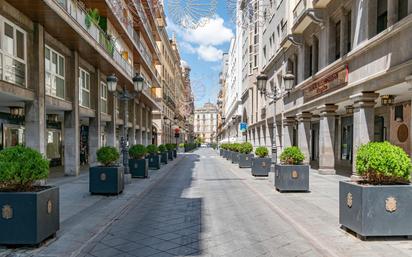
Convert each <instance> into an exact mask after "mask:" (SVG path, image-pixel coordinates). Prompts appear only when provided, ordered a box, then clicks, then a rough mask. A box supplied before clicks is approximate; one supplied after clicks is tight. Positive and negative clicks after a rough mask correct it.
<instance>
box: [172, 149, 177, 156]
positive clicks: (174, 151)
mask: <svg viewBox="0 0 412 257" xmlns="http://www.w3.org/2000/svg"><path fill="white" fill-rule="evenodd" d="M173 157H174V158H177V150H176V149H175V150H173Z"/></svg>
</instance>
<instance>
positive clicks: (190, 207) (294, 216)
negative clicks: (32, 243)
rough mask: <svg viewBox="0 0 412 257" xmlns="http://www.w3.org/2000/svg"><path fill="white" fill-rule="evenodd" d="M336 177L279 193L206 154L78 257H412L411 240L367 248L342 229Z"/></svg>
mask: <svg viewBox="0 0 412 257" xmlns="http://www.w3.org/2000/svg"><path fill="white" fill-rule="evenodd" d="M339 179H341V178H340V177H338V176H331V177H325V176H320V175H317V174H316V175H314V177H312V181H313V182H312V183H311V186H312V187H315V186H318V188H313V189H312V192H311V193H304V194H302V193H300V194H299V193H292V194H280V193H278V192H276V191H275V190H274V189H273V187H272V186H271V184H270V183H269V182H268V180H267V179H266V178H263V179H255V178H253V177H252V176H251V175H250V172H249V169H243V170H241V169H238V168H237V166H236V165H233V164H230V163H229V162H228V161H226V160H223V159H222V158H221V157H219V156H217V154H216V152H215V151H213V150H211V149H201V150H198V151H196V152H195V153H194V154H190V155H186V157H185V158H184V159H183V161H181V162H180V163H179V164H178V165H177V166H176V167H175V168H174V170H172V171H171V172H170V173H169V174H168V175H167V177H166V178H165V179H164V180H162V182H161V183H160V184H158V185H157V186H156V187H154V189H153V190H152V191H151V192H149V194H148V195H146V197H145V198H144V199H142V201H140V202H139V203H137V204H136V205H135V206H133V207H132V208H129V211H127V212H125V213H124V214H123V215H122V216H121V217H120V218H119V219H118V220H117V221H116V222H114V223H113V224H112V225H111V226H110V227H108V228H107V229H106V230H105V231H104V232H103V233H102V234H100V235H99V236H98V237H97V238H96V240H94V241H93V242H91V243H90V244H89V245H88V246H87V247H85V248H84V250H83V251H82V254H81V255H80V256H88V257H90V256H96V257H104V256H139V257H143V256H412V254H411V253H412V251H411V249H410V248H411V247H412V244H410V243H409V241H403V240H402V239H397V240H399V241H396V240H394V241H388V242H384V241H383V240H377V241H376V240H375V241H374V240H372V241H370V242H362V241H360V240H358V239H356V238H355V237H353V236H352V235H349V234H347V233H346V232H344V231H343V230H341V229H340V228H339V225H338V223H337V211H338V209H337V206H338V204H337V194H336V191H337V182H338V180H339ZM314 184H315V185H314ZM371 253H373V254H372V255H371Z"/></svg>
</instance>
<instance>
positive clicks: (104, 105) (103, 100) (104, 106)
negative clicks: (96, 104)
mask: <svg viewBox="0 0 412 257" xmlns="http://www.w3.org/2000/svg"><path fill="white" fill-rule="evenodd" d="M100 90H101V108H102V109H101V112H102V113H107V109H108V108H107V85H106V83H104V82H101V85H100Z"/></svg>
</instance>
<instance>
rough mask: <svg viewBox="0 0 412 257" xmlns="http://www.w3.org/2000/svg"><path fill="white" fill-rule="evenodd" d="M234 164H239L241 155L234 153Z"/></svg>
mask: <svg viewBox="0 0 412 257" xmlns="http://www.w3.org/2000/svg"><path fill="white" fill-rule="evenodd" d="M231 159H232V163H239V153H238V152H232V158H231Z"/></svg>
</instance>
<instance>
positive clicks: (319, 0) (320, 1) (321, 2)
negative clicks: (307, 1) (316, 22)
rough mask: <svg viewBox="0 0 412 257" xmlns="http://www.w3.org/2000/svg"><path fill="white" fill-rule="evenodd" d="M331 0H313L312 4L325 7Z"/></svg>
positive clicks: (316, 6)
mask: <svg viewBox="0 0 412 257" xmlns="http://www.w3.org/2000/svg"><path fill="white" fill-rule="evenodd" d="M330 2H332V0H313V1H312V4H313V7H315V8H325V7H326V6H327V5H328V4H329V3H330Z"/></svg>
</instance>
